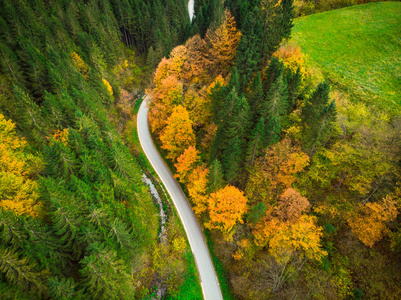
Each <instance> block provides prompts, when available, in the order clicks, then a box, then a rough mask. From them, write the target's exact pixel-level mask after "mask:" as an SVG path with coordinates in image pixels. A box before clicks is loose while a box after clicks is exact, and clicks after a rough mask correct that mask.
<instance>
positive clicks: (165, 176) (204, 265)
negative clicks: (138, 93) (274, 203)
mask: <svg viewBox="0 0 401 300" xmlns="http://www.w3.org/2000/svg"><path fill="white" fill-rule="evenodd" d="M148 101H150V99H149V97H145V100H144V101H143V102H142V104H141V107H140V108H139V112H138V117H137V125H138V136H139V141H140V143H141V146H142V149H143V151H144V152H145V154H146V156H147V158H148V160H149V162H150V163H151V165H152V166H153V168H154V169H155V171H156V173H157V175H159V178H160V179H161V180H162V182H163V184H164V186H165V187H166V188H167V191H168V193H169V194H170V197H171V199H172V200H173V202H174V205H175V207H176V208H177V211H178V214H179V216H180V218H181V222H182V224H183V225H184V229H185V232H186V234H187V237H188V240H189V244H190V245H191V249H192V253H193V255H194V258H195V263H196V267H197V268H198V273H199V277H200V281H201V286H202V292H203V298H204V299H205V300H220V299H223V297H222V294H221V290H220V285H219V281H218V280H217V276H216V272H215V270H214V266H213V263H212V260H211V258H210V255H209V250H208V248H207V246H206V242H205V238H204V236H203V232H202V229H201V227H200V226H199V223H198V221H197V219H196V217H195V214H194V213H193V211H192V208H191V206H190V205H189V203H188V200H187V198H186V197H185V195H184V193H183V192H182V190H181V188H180V186H179V184H178V183H177V181H176V180H175V179H174V177H173V175H172V174H171V172H170V170H169V169H168V168H167V166H166V165H165V163H164V161H163V159H162V158H161V157H160V155H159V153H158V152H157V149H156V147H155V145H154V144H153V141H152V138H151V136H150V132H149V126H148V118H147V116H148V110H149V108H148V104H147V102H148Z"/></svg>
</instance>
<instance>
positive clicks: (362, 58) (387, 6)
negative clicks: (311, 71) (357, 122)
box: [292, 2, 401, 110]
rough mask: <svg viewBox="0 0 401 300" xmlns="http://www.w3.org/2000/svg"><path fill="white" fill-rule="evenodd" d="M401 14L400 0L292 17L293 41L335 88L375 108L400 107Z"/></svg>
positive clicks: (396, 108) (392, 108) (397, 108)
mask: <svg viewBox="0 0 401 300" xmlns="http://www.w3.org/2000/svg"><path fill="white" fill-rule="evenodd" d="M400 16H401V3H400V2H382V3H380V2H379V3H369V4H365V5H358V6H353V7H348V8H344V9H339V10H334V11H328V12H324V13H320V14H315V15H310V16H307V17H303V18H298V19H296V20H295V21H294V24H295V27H294V30H293V35H292V36H293V38H292V41H294V42H296V43H297V44H298V45H299V46H300V47H301V49H302V52H303V53H305V54H307V55H308V56H309V58H310V64H311V65H312V66H314V67H317V68H319V69H321V70H322V71H323V73H324V74H325V75H326V76H328V77H329V79H330V80H331V82H332V83H334V84H337V85H339V87H340V89H342V90H345V91H346V92H348V93H349V94H351V95H353V96H356V97H362V98H363V99H364V100H365V101H367V102H371V103H375V104H377V105H378V106H379V107H380V108H388V109H391V110H394V109H395V110H399V109H400V107H401V97H400V96H399V94H398V93H397V91H399V90H400V89H401V31H400V27H401V18H400ZM378 101H379V103H378Z"/></svg>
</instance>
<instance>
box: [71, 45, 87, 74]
mask: <svg viewBox="0 0 401 300" xmlns="http://www.w3.org/2000/svg"><path fill="white" fill-rule="evenodd" d="M70 57H71V59H72V61H73V63H74V66H75V67H76V68H77V69H78V71H79V72H80V73H81V74H82V76H83V77H84V78H85V80H88V79H89V71H90V69H89V67H88V66H87V65H86V63H85V62H84V61H83V59H82V58H81V57H80V56H79V55H78V54H77V53H76V52H71V53H70Z"/></svg>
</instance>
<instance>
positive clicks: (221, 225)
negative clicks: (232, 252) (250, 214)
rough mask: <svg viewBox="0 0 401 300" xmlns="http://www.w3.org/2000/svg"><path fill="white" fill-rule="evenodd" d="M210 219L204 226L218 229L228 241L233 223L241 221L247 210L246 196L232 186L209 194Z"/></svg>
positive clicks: (231, 233) (230, 237)
mask: <svg viewBox="0 0 401 300" xmlns="http://www.w3.org/2000/svg"><path fill="white" fill-rule="evenodd" d="M208 210H209V217H210V220H209V222H208V223H207V224H205V226H206V227H207V228H210V229H219V230H220V231H221V232H222V233H223V236H224V238H225V239H226V240H228V241H230V240H231V239H232V235H233V231H232V229H233V227H234V226H235V224H237V223H238V222H239V223H243V220H242V216H243V214H244V213H246V212H247V211H248V206H247V198H246V197H245V196H244V193H243V192H242V191H240V190H239V189H237V188H236V187H234V186H231V185H227V186H226V187H225V188H223V189H220V190H218V191H217V192H216V193H212V194H210V198H209V203H208Z"/></svg>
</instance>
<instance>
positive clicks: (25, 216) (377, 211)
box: [0, 0, 401, 300]
mask: <svg viewBox="0 0 401 300" xmlns="http://www.w3.org/2000/svg"><path fill="white" fill-rule="evenodd" d="M329 2H330V3H329ZM360 2H361V1H355V2H352V1H348V2H347V1H335V0H333V1H328V2H325V1H314V2H313V3H312V2H310V1H299V0H295V1H293V0H280V1H279V0H225V1H220V0H196V1H195V17H194V19H193V20H192V21H191V20H190V18H189V16H188V12H187V5H188V3H187V1H186V0H146V1H144V0H85V1H77V0H68V1H67V0H29V1H28V0H14V1H12V0H1V1H0V139H1V143H0V155H1V160H0V165H1V171H0V191H1V195H2V196H1V198H0V298H1V299H143V300H145V299H155V298H156V297H159V296H160V297H161V298H163V299H202V291H201V287H200V283H199V280H198V278H197V274H196V266H195V264H194V262H193V259H192V256H191V255H192V254H191V251H190V248H189V246H188V242H187V240H186V237H185V233H184V230H183V228H182V227H181V224H180V222H179V218H178V217H177V215H176V213H175V211H174V208H173V207H172V205H171V203H170V201H169V199H168V196H167V195H165V194H164V192H163V191H164V190H163V187H162V186H161V185H160V184H159V183H158V179H157V178H156V177H157V176H155V173H154V172H153V171H152V168H151V166H150V164H149V163H148V162H147V161H146V157H145V156H144V154H143V153H142V150H141V148H140V145H139V142H138V137H137V134H136V125H135V124H136V123H135V122H136V116H135V115H136V112H137V109H138V107H139V104H140V103H141V100H142V97H143V95H144V94H145V89H146V91H147V93H148V94H149V95H151V97H152V102H151V104H150V112H149V123H150V128H151V130H152V133H153V137H154V139H155V142H156V143H157V144H158V145H159V146H160V149H161V151H160V152H161V154H162V155H163V156H164V157H165V159H166V161H167V163H168V164H169V165H170V167H171V170H172V172H173V173H174V174H175V175H174V176H175V177H176V178H177V180H178V181H179V182H180V184H181V187H182V189H183V191H184V192H185V194H186V195H187V197H188V199H189V201H190V202H191V205H192V208H193V211H194V212H195V214H196V216H197V217H198V220H199V222H200V223H201V225H202V227H203V229H204V232H205V234H206V236H207V238H208V244H209V248H210V251H211V254H212V256H213V258H214V262H215V267H216V269H219V271H218V273H219V274H218V275H219V279H220V285H221V287H222V290H223V293H224V299H399V298H401V288H400V287H401V284H400V279H401V274H400V272H401V271H400V270H401V264H400V263H401V260H400V252H401V217H400V215H399V214H398V212H399V206H400V195H401V189H400V182H401V180H400V171H401V163H400V150H401V143H400V134H401V120H400V111H399V110H391V111H387V110H386V109H384V108H383V107H381V106H376V105H372V103H371V102H368V101H364V100H363V99H358V98H357V97H356V98H355V97H350V96H349V95H347V93H346V91H343V90H341V89H339V88H338V86H336V85H335V84H333V82H331V81H330V78H325V76H324V74H323V75H322V74H320V73H319V72H318V71H317V70H315V69H314V68H311V67H310V66H309V65H308V61H307V57H306V56H305V55H304V54H303V53H302V51H301V49H300V48H299V47H298V46H297V45H294V44H292V43H291V42H290V39H291V34H292V30H293V26H294V24H293V20H294V18H295V17H298V16H300V15H304V14H310V13H315V12H318V11H324V10H330V9H335V8H339V7H343V6H348V5H353V4H360ZM362 2H363V1H362ZM144 174H146V177H149V178H150V179H151V180H152V181H153V183H154V184H155V186H156V189H157V190H158V192H159V194H160V196H161V198H163V199H162V201H163V207H164V210H165V211H166V212H167V215H168V217H167V223H166V232H167V234H166V235H163V234H161V231H162V230H161V225H160V218H159V211H158V210H159V206H158V205H157V204H156V203H155V201H154V199H153V198H152V195H151V194H150V193H149V189H148V187H147V185H146V184H145V183H144V182H143V177H144Z"/></svg>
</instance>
